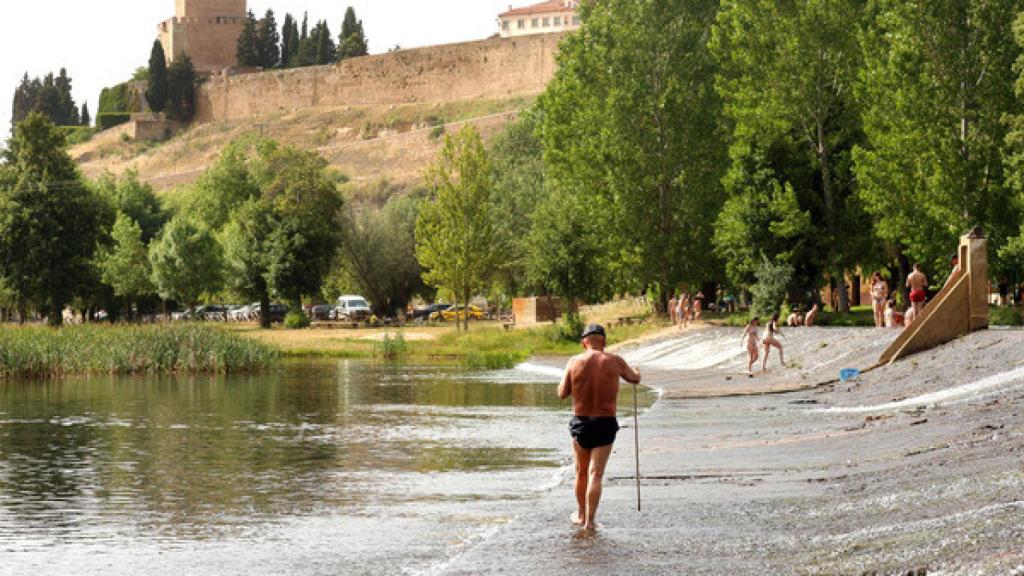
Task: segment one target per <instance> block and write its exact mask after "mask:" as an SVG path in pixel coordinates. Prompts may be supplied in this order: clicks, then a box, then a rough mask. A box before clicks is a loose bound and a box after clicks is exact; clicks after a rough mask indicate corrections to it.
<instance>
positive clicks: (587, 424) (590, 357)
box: [558, 324, 640, 530]
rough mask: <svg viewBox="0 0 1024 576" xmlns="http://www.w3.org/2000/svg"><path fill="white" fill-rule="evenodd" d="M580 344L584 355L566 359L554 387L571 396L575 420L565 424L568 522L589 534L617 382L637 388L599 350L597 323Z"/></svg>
mask: <svg viewBox="0 0 1024 576" xmlns="http://www.w3.org/2000/svg"><path fill="white" fill-rule="evenodd" d="M580 339H581V340H582V344H583V349H584V352H583V353H582V354H580V355H578V356H574V357H573V358H572V359H571V360H569V364H568V365H567V366H566V367H565V374H564V375H563V376H562V382H561V384H559V385H558V397H559V398H560V399H562V400H564V399H566V398H568V397H569V396H572V409H573V414H574V416H573V417H572V420H570V421H569V433H570V434H571V435H572V438H573V443H572V450H573V455H574V457H575V461H576V482H575V485H574V488H575V492H576V507H577V511H576V513H575V514H573V516H572V521H573V523H574V524H582V525H583V528H584V529H586V530H593V529H595V528H596V527H597V524H596V523H595V521H594V519H595V516H596V514H597V506H598V504H599V503H600V502H601V480H602V479H603V478H604V469H605V466H606V465H607V464H608V456H610V455H611V453H612V443H613V442H615V434H616V433H617V432H618V431H619V421H618V420H617V419H616V418H615V414H616V409H617V406H616V403H617V400H618V396H619V378H623V379H625V380H626V381H627V382H629V383H631V384H634V385H636V384H639V383H640V373H639V372H637V371H636V370H634V369H632V368H630V367H629V365H627V364H626V361H625V360H623V359H622V357H621V356H618V355H615V354H608V353H607V352H605V351H604V347H605V332H604V328H603V327H601V326H600V325H599V324H591V325H590V326H587V328H586V330H584V331H583V335H582V336H581V337H580Z"/></svg>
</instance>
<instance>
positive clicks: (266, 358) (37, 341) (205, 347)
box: [0, 324, 279, 379]
mask: <svg viewBox="0 0 1024 576" xmlns="http://www.w3.org/2000/svg"><path fill="white" fill-rule="evenodd" d="M278 357H279V353H278V352H277V351H276V349H275V348H274V347H272V346H269V345H267V344H264V343H262V342H258V341H255V340H253V339H250V338H244V337H242V336H239V335H237V334H232V333H230V332H228V331H226V330H222V329H220V328H217V327H215V326H209V325H199V324H178V325H156V326H136V327H126V326H103V325H87V326H68V327H65V328H64V329H61V330H53V329H51V328H44V327H13V326H0V379H28V378H61V377H64V376H71V375H93V374H112V375H135V374H196V373H208V374H223V373H233V372H253V371H258V370H263V369H266V368H268V367H270V366H272V365H273V364H274V362H275V361H276V360H277V359H278Z"/></svg>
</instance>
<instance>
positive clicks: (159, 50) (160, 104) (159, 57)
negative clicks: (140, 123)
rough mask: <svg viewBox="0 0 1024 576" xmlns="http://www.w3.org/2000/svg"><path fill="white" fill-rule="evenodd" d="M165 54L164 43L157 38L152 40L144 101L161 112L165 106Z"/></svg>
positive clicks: (166, 92) (166, 89) (166, 87)
mask: <svg viewBox="0 0 1024 576" xmlns="http://www.w3.org/2000/svg"><path fill="white" fill-rule="evenodd" d="M167 96H168V86H167V56H166V55H165V54H164V45H163V44H162V43H161V42H160V41H159V40H154V41H153V49H152V50H151V51H150V53H149V80H148V86H147V87H146V101H147V102H149V108H150V109H151V110H152V111H153V112H163V111H164V109H165V108H167Z"/></svg>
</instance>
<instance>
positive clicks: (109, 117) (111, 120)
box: [96, 112, 132, 130]
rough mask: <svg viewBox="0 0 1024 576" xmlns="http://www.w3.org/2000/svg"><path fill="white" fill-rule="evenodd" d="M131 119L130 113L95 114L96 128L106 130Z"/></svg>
mask: <svg viewBox="0 0 1024 576" xmlns="http://www.w3.org/2000/svg"><path fill="white" fill-rule="evenodd" d="M131 119H132V115H131V114H127V113H121V112H101V113H99V114H97V115H96V128H97V129H99V130H106V129H108V128H113V127H114V126H120V125H121V124H124V123H125V122H128V121H129V120H131Z"/></svg>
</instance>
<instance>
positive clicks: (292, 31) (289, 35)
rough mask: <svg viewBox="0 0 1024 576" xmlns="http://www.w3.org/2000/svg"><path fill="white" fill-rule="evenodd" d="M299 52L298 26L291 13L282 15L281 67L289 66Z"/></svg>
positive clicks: (292, 64) (293, 63)
mask: <svg viewBox="0 0 1024 576" xmlns="http://www.w3.org/2000/svg"><path fill="white" fill-rule="evenodd" d="M298 53H299V28H298V24H296V22H295V18H293V17H292V15H291V14H285V15H284V23H283V24H282V26H281V68H291V67H292V66H294V65H295V58H296V56H297V55H298Z"/></svg>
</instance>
